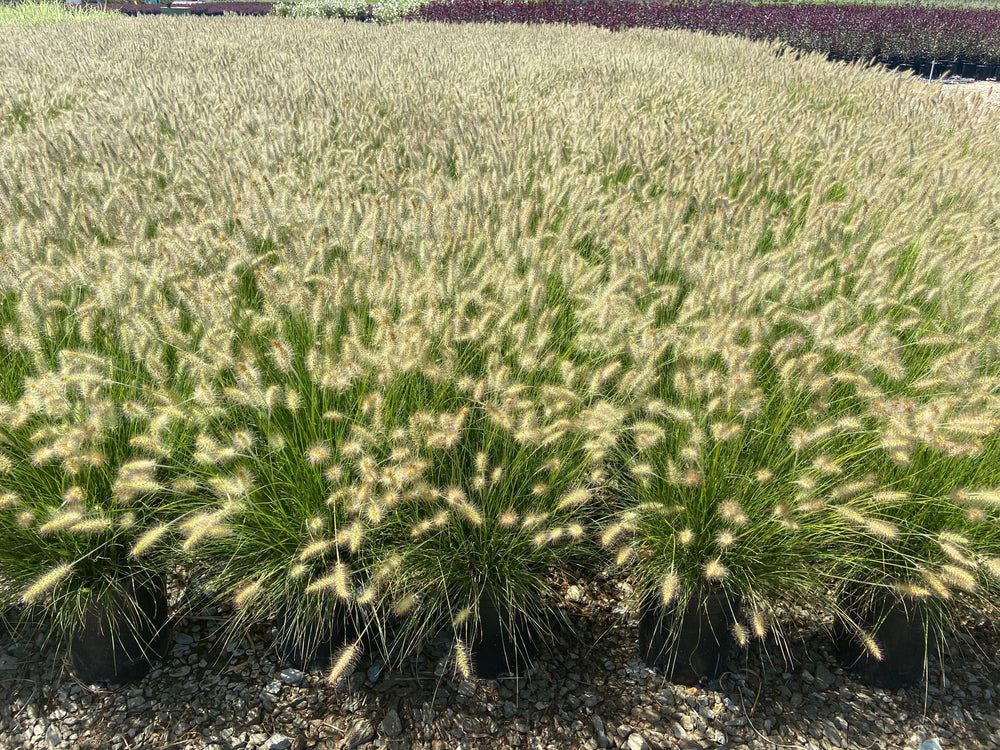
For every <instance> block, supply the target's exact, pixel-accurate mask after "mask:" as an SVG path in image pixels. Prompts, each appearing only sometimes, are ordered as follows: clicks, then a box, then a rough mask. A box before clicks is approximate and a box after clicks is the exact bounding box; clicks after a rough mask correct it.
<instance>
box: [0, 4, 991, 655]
mask: <svg viewBox="0 0 1000 750" xmlns="http://www.w3.org/2000/svg"><path fill="white" fill-rule="evenodd" d="M33 35H34V36H33ZM47 35H50V36H47ZM56 35H58V40H59V43H60V44H61V45H62V48H63V49H65V50H66V51H67V54H66V55H63V56H58V57H52V56H50V55H47V54H46V53H45V50H46V49H51V44H49V43H54V41H55V39H56ZM36 36H39V37H40V39H39V40H36V38H35V37H36ZM31 40H34V41H32V42H31V43H29V41H31ZM247 45H256V46H259V47H260V48H266V49H269V50H272V54H270V55H269V56H267V57H264V58H255V57H248V56H246V55H245V54H244V50H245V49H246V48H247ZM178 48H183V49H186V50H188V51H189V57H187V58H186V59H185V60H182V61H179V62H178V61H177V60H176V55H175V50H176V49H178ZM94 50H100V54H97V53H95V52H94ZM135 50H144V53H143V55H137V54H135ZM776 56H777V57H778V58H779V62H780V63H781V64H780V65H778V66H776V67H771V66H770V63H771V62H773V61H774V60H775V58H776ZM319 59H321V60H324V61H325V64H324V65H322V66H310V65H309V64H307V63H308V62H309V61H310V60H312V61H314V60H319ZM109 60H110V61H111V62H110V63H109ZM0 61H2V62H0V66H2V67H0V102H2V104H0V107H2V109H0V216H2V221H0V245H2V248H3V256H2V257H3V265H2V273H0V289H2V300H0V301H2V304H0V322H2V326H0V334H2V339H0V342H2V343H0V345H2V348H3V351H2V355H3V356H2V362H3V366H2V368H0V397H2V399H3V402H2V405H0V435H2V443H0V540H2V542H3V543H2V544H0V581H2V584H0V586H2V591H3V593H4V595H5V597H6V599H7V601H8V602H9V603H10V604H11V605H16V606H17V607H21V608H25V609H27V611H28V612H29V613H31V612H34V613H38V612H40V613H42V614H46V615H48V616H49V617H50V619H51V621H52V622H53V623H55V625H56V626H69V625H70V624H72V623H73V622H74V621H76V620H78V619H79V618H80V616H81V613H82V612H83V610H84V609H85V608H86V606H88V604H90V603H93V602H94V601H98V600H105V601H107V600H114V598H115V597H114V592H116V591H121V590H122V581H123V579H125V578H127V577H128V576H130V575H135V574H148V573H150V572H156V571H163V570H168V569H174V570H181V571H184V572H185V575H186V576H187V577H188V578H189V579H190V580H195V579H197V580H200V581H201V582H202V583H201V585H202V587H203V588H204V589H205V590H207V591H208V592H210V593H211V594H212V595H213V596H216V597H219V598H220V599H224V600H225V601H227V602H229V603H231V604H232V605H233V606H234V612H235V614H234V616H233V620H232V623H231V626H232V627H233V628H234V629H235V630H237V631H238V630H240V629H242V628H244V627H246V626H247V625H248V624H250V623H252V622H256V621H259V620H262V619H266V618H269V617H271V616H273V615H274V614H275V613H276V612H277V611H279V610H281V609H283V608H284V609H286V610H287V609H289V608H290V609H291V610H292V611H293V613H294V615H295V616H298V617H310V616H324V617H330V616H332V615H333V614H334V613H336V612H342V611H343V610H345V609H347V610H348V611H352V612H355V613H357V614H358V617H359V620H360V621H362V622H368V623H371V624H370V625H369V627H370V628H372V629H377V630H381V631H382V632H380V633H379V634H378V635H380V636H381V635H383V634H385V633H386V632H387V631H386V630H385V628H384V626H385V624H386V623H388V622H389V621H390V619H391V618H394V617H400V618H401V620H400V622H402V623H404V625H403V627H402V632H401V633H399V632H397V633H396V634H395V635H394V637H393V638H391V639H390V638H388V637H385V638H383V639H382V640H383V641H384V644H383V645H385V646H386V648H392V649H396V650H397V652H405V651H407V650H409V649H411V648H413V647H415V646H416V645H419V643H420V642H421V641H422V640H423V639H425V638H426V637H427V636H428V635H429V634H431V633H434V632H437V631H438V630H440V629H442V628H443V629H445V630H450V631H451V632H452V633H454V634H455V635H456V636H457V640H456V644H457V645H456V650H455V661H456V665H457V666H458V668H460V669H462V670H463V671H465V670H467V669H468V668H469V656H468V654H467V653H466V651H465V650H463V649H464V648H465V646H467V645H468V644H469V643H471V642H472V641H473V640H474V633H475V629H476V625H477V621H478V619H479V616H480V607H481V604H482V601H483V596H484V595H486V596H488V597H490V598H492V599H493V600H494V601H495V602H497V603H498V604H499V605H500V606H501V607H502V608H508V607H509V608H513V609H516V610H523V611H524V612H526V614H527V615H528V616H529V617H530V618H531V619H532V620H533V621H535V622H536V623H537V624H538V625H539V626H541V627H542V628H543V629H545V628H551V627H552V623H553V622H554V620H555V619H557V618H558V617H559V616H560V615H559V613H560V610H559V606H558V591H557V589H556V588H555V586H554V584H553V577H552V573H553V572H554V571H557V570H560V569H562V568H564V567H567V566H576V568H577V570H582V571H587V574H588V575H592V574H594V572H595V571H596V570H598V569H600V568H602V567H604V566H608V565H610V566H614V567H616V568H617V569H618V570H619V572H620V575H621V576H622V577H625V578H628V579H630V580H631V581H632V582H633V583H634V584H635V586H636V590H637V596H636V601H635V602H633V604H634V605H636V606H638V605H639V604H640V603H642V602H649V601H653V602H660V603H661V604H675V603H678V602H680V603H683V602H686V601H691V600H693V601H699V600H700V599H701V598H703V597H705V596H706V595H707V594H708V592H711V591H719V590H721V591H723V592H725V593H726V595H727V596H728V597H729V599H730V601H732V602H733V608H734V614H735V615H737V616H738V619H737V620H736V623H735V625H734V634H735V635H736V636H737V640H740V641H745V640H747V639H748V638H750V637H760V638H768V637H771V635H772V634H773V633H774V632H776V631H777V632H780V629H781V623H782V619H783V617H784V612H786V611H787V607H788V606H789V605H790V604H792V605H800V604H802V603H803V602H808V603H810V604H812V605H815V606H816V607H817V608H818V610H820V611H823V610H825V611H826V612H832V613H835V614H838V615H845V614H849V613H844V612H842V611H841V610H842V608H841V606H840V604H839V602H840V601H841V598H840V595H841V594H843V593H844V591H845V590H849V589H853V588H857V587H860V588H861V590H862V591H863V593H864V594H865V595H866V596H869V597H874V596H877V595H879V594H887V595H890V596H895V597H900V598H905V599H906V601H908V602H916V603H919V604H920V605H921V606H926V607H928V608H930V609H931V610H932V611H934V612H935V613H936V614H937V616H938V620H937V621H938V623H939V624H941V623H943V622H944V621H945V620H946V619H947V618H948V617H949V616H951V615H954V614H955V613H956V612H957V611H958V607H959V605H962V604H965V605H972V606H975V607H977V608H979V609H980V610H981V611H992V610H991V608H992V607H993V602H994V601H995V595H996V589H997V580H998V577H997V576H998V572H1000V563H998V558H1000V527H998V525H997V513H998V512H1000V496H998V488H1000V461H998V458H1000V456H998V452H1000V445H998V426H1000V417H998V414H1000V403H998V398H997V390H998V387H1000V367H998V365H1000V361H998V353H1000V349H998V327H1000V315H998V306H1000V288H998V287H1000V278H998V276H997V274H996V270H995V269H996V260H997V258H996V255H997V252H998V247H1000V241H998V226H1000V182H998V177H997V174H996V172H995V170H993V169H992V168H991V165H992V163H993V162H994V161H995V157H996V156H998V154H997V150H998V147H997V144H996V139H995V122H991V120H990V119H989V117H988V115H987V114H984V113H983V112H981V111H980V110H979V109H977V108H975V107H973V106H972V105H969V104H966V103H965V102H962V101H960V100H956V101H953V102H950V103H942V102H940V101H937V100H933V99H931V98H930V96H929V95H928V94H927V93H926V92H924V91H923V90H921V89H918V88H916V87H915V86H914V85H913V84H912V83H910V82H906V81H902V80H895V79H887V77H885V76H884V75H879V74H877V73H876V72H874V71H868V70H861V69H856V68H844V67H843V66H831V65H829V64H828V63H826V62H825V61H824V60H822V59H820V58H819V57H818V56H806V57H804V58H801V59H799V58H796V57H795V56H793V55H791V54H789V53H788V52H787V51H786V50H785V48H783V47H782V46H780V45H777V44H769V45H767V44H755V43H751V42H749V41H746V40H739V39H734V38H725V39H716V38H707V37H702V36H695V35H691V34H687V33H683V32H676V31H657V30H638V29H637V30H628V31H624V32H622V33H616V34H611V33H609V32H608V31H607V30H602V29H595V28H582V27H581V28H567V27H556V26H546V27H533V28H524V27H498V26H490V27H472V26H468V27H448V26H442V25H427V24H400V25H396V26H389V27H380V26H377V25H365V26H358V25H341V24H334V25H327V24H322V25H316V24H310V23H309V22H307V21H297V20H295V19H291V20H289V21H287V22H285V23H281V24H262V23H258V22H252V21H247V20H243V19H235V18H224V19H219V20H218V21H217V22H215V23H213V24H212V25H211V26H209V25H204V26H198V25H194V24H191V25H187V24H178V25H171V26H169V27H164V28H161V27H160V26H157V27H156V28H153V27H152V26H148V25H145V24H136V23H134V22H130V21H128V20H126V19H115V20H111V21H108V22H106V23H102V24H93V25H87V24H80V25H74V26H72V27H66V28H64V29H60V30H58V31H55V30H52V29H29V30H17V31H15V32H13V33H12V34H11V35H10V36H9V38H5V39H3V40H0ZM671 62H676V63H678V64H677V65H676V66H675V67H674V68H672V73H671V74H670V75H669V76H665V75H664V73H663V71H664V68H665V66H667V65H668V63H671ZM168 63H169V64H168ZM734 65H736V66H739V67H740V68H741V69H745V70H759V71H761V73H760V80H759V82H760V85H759V86H755V87H750V88H748V87H746V86H745V85H744V84H743V81H742V79H740V78H739V77H733V76H732V75H731V74H730V71H731V69H732V66H734ZM208 82H211V83H208ZM81 91H86V95H83V94H81ZM373 612H374V613H375V616H372V615H371V613H373ZM858 637H859V638H864V637H865V634H864V633H863V632H859V633H858ZM463 644H464V645H463ZM871 647H872V648H873V649H877V644H875V645H873V646H871ZM355 656H356V653H355V651H354V650H351V649H349V650H348V651H346V652H345V653H344V655H343V661H342V662H339V663H340V670H341V671H342V670H343V669H344V668H345V667H346V665H347V664H349V662H350V660H351V659H352V658H354V657H355ZM335 672H336V670H335Z"/></svg>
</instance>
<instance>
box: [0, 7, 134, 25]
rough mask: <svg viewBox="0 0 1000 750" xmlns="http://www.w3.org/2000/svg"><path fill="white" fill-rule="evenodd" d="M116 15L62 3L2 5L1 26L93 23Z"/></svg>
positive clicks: (0, 8)
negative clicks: (92, 21) (76, 22)
mask: <svg viewBox="0 0 1000 750" xmlns="http://www.w3.org/2000/svg"><path fill="white" fill-rule="evenodd" d="M115 15H116V14H115V13H113V12H110V11H106V10H103V9H99V8H69V7H68V6H66V5H65V4H64V3H61V2H24V3H16V4H12V5H6V4H5V5H0V26H38V25H40V24H52V23H66V22H73V21H91V20H100V19H106V18H112V17H114V16H115Z"/></svg>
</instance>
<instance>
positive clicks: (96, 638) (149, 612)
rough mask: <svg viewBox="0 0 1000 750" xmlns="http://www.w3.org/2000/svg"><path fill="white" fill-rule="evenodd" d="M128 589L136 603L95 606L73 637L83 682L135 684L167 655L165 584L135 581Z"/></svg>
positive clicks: (74, 664)
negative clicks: (133, 682)
mask: <svg viewBox="0 0 1000 750" xmlns="http://www.w3.org/2000/svg"><path fill="white" fill-rule="evenodd" d="M125 588H126V592H127V593H126V594H125V596H126V597H127V598H128V599H129V600H130V601H120V600H116V601H113V602H106V603H104V605H103V606H102V604H101V603H97V604H94V605H92V606H90V607H89V608H88V609H87V610H86V611H85V613H84V617H83V622H82V623H81V624H80V625H79V626H78V627H77V628H76V629H75V630H74V631H73V633H72V637H71V639H70V662H71V664H72V667H73V672H74V673H75V674H76V676H77V677H78V678H79V679H80V680H81V681H82V682H85V683H87V684H97V683H110V684H122V683H125V682H132V681H134V680H138V679H139V678H141V677H143V676H144V675H145V674H146V673H147V672H149V670H150V669H152V667H153V664H154V663H155V662H156V661H158V660H161V659H163V658H164V657H165V656H166V653H167V645H168V643H169V640H170V636H169V632H168V630H167V587H166V581H165V579H164V578H162V577H156V576H152V577H150V576H145V577H134V578H131V579H129V580H128V581H127V582H126V584H125Z"/></svg>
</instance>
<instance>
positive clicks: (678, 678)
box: [639, 591, 739, 685]
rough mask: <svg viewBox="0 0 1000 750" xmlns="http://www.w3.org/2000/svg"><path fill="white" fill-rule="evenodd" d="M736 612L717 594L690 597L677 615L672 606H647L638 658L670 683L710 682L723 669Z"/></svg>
mask: <svg viewBox="0 0 1000 750" xmlns="http://www.w3.org/2000/svg"><path fill="white" fill-rule="evenodd" d="M738 608H739V607H738V605H737V603H734V602H732V601H731V600H730V599H729V598H728V597H727V596H726V595H725V594H724V593H723V592H721V591H712V592H710V593H709V594H708V595H707V596H705V597H699V596H695V597H692V598H691V600H690V601H689V603H688V604H687V606H686V607H685V609H684V611H683V612H680V613H679V612H678V611H677V610H676V608H675V607H673V606H668V607H663V606H660V605H651V604H647V605H645V606H643V608H642V609H641V613H640V614H641V616H640V619H639V655H640V656H641V657H642V660H643V661H645V662H646V664H648V665H649V666H651V667H656V668H659V669H662V670H663V672H664V674H665V675H666V677H667V679H668V680H670V681H671V682H674V683H677V684H681V685H698V684H700V683H702V682H704V681H706V680H714V679H715V678H717V677H718V676H719V675H720V674H722V672H723V671H724V669H725V665H726V661H727V659H728V656H729V650H730V649H731V648H732V645H733V636H732V628H733V624H734V623H735V614H734V613H735V612H736V611H737V610H738ZM678 616H679V617H680V623H679V627H678V622H677V620H678ZM675 628H676V629H675Z"/></svg>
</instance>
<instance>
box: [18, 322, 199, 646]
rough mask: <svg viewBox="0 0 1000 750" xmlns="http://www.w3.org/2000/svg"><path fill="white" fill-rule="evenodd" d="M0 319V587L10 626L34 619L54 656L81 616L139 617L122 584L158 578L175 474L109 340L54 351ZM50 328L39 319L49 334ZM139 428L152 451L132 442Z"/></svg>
mask: <svg viewBox="0 0 1000 750" xmlns="http://www.w3.org/2000/svg"><path fill="white" fill-rule="evenodd" d="M7 312H8V316H6V317H7V318H8V320H7V323H8V325H7V326H6V327H5V329H4V337H5V340H4V345H3V354H4V358H5V359H4V361H5V362H7V363H9V364H10V365H11V368H10V369H8V370H7V371H6V372H5V377H4V382H3V390H4V393H3V396H4V400H3V401H2V402H0V536H2V539H3V544H2V545H0V580H2V581H3V584H2V589H3V593H4V595H5V596H7V597H8V602H9V603H12V604H15V605H19V606H20V607H21V608H22V613H23V615H24V617H23V618H22V621H23V622H28V621H29V620H30V619H34V618H35V616H41V617H42V618H43V620H44V622H45V627H46V628H47V632H48V634H49V635H50V636H54V637H55V638H56V640H57V641H58V643H59V645H60V646H65V645H66V642H65V640H64V638H65V636H67V635H68V634H69V633H70V632H71V631H72V629H73V628H74V627H75V626H77V625H78V624H80V623H82V621H83V619H84V615H85V613H86V612H87V611H88V609H90V608H93V607H97V608H98V609H99V610H101V611H105V612H109V613H111V616H112V617H124V618H127V619H129V620H132V621H135V618H141V617H143V616H146V614H147V613H140V612H136V611H134V605H135V601H134V600H133V593H132V592H133V591H134V589H133V588H132V585H134V583H135V582H137V581H138V582H140V585H143V584H142V582H144V581H149V580H163V578H164V576H165V573H166V566H167V564H168V560H167V559H166V557H169V556H165V553H166V546H165V545H162V544H157V542H160V541H165V540H163V537H165V536H166V532H167V531H168V528H169V525H170V523H171V519H172V518H173V517H176V516H178V515H180V514H181V513H183V510H184V509H183V507H182V506H180V505H178V504H177V493H176V492H175V491H174V489H173V488H172V487H171V484H170V482H171V479H172V478H173V477H176V476H177V474H178V472H177V469H176V467H175V465H174V464H173V463H171V460H170V459H171V458H172V455H171V448H170V447H168V446H169V445H170V444H171V443H170V441H169V440H168V436H169V433H170V431H171V429H170V425H169V417H167V418H165V417H164V415H163V414H157V408H156V406H155V405H153V404H151V403H149V401H148V400H147V399H146V398H145V396H146V395H147V394H146V393H145V392H144V390H143V388H142V385H143V383H144V382H146V381H147V380H148V376H146V375H145V374H144V373H143V372H142V370H141V368H140V367H139V366H137V365H136V364H135V363H134V362H133V363H131V367H127V366H126V367H123V366H121V365H122V362H123V360H122V359H120V358H119V357H118V356H116V355H120V354H121V348H120V346H118V347H115V346H112V345H111V344H112V342H113V339H112V338H110V337H108V336H107V335H103V336H101V337H99V338H101V339H103V345H102V344H101V343H100V342H97V341H95V342H94V344H95V345H94V346H93V347H91V351H88V350H87V349H86V348H79V349H77V348H73V349H70V348H64V349H61V350H60V349H58V348H57V347H56V346H54V342H56V341H58V340H59V339H58V338H56V337H53V336H51V335H49V336H46V335H38V334H32V333H31V332H30V328H28V327H26V326H24V325H23V323H22V324H21V325H20V326H19V325H18V324H17V323H13V322H12V321H11V320H10V315H9V313H10V310H8V311H7ZM59 319H60V316H59V315H58V314H52V315H50V316H49V317H48V320H47V323H46V325H47V327H48V329H49V331H50V333H55V332H56V331H57V330H59V323H58V321H59ZM19 329H20V332H19ZM63 333H64V334H66V335H67V338H69V339H72V338H74V336H73V335H72V333H73V332H72V331H71V330H68V329H64V330H63ZM124 361H125V362H126V363H127V360H124ZM150 430H152V431H153V432H155V433H156V434H157V436H158V438H160V439H159V440H158V442H157V446H156V449H155V450H150V448H151V446H150V445H148V444H147V442H148V441H146V440H144V439H143V438H142V437H141V436H142V434H143V433H145V432H148V431H150Z"/></svg>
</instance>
